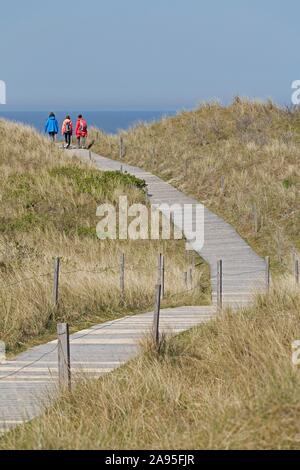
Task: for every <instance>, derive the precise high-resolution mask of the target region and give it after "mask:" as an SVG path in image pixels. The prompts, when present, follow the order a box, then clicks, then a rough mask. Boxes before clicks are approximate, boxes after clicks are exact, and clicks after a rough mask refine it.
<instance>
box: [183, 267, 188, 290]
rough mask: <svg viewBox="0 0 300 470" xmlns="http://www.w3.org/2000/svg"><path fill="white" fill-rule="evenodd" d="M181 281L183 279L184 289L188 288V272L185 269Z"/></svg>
mask: <svg viewBox="0 0 300 470" xmlns="http://www.w3.org/2000/svg"><path fill="white" fill-rule="evenodd" d="M183 281H184V286H185V288H186V290H188V273H187V271H185V272H184V273H183Z"/></svg>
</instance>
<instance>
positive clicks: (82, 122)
mask: <svg viewBox="0 0 300 470" xmlns="http://www.w3.org/2000/svg"><path fill="white" fill-rule="evenodd" d="M79 130H80V132H86V131H87V123H86V121H85V120H84V119H81V120H80V126H79Z"/></svg>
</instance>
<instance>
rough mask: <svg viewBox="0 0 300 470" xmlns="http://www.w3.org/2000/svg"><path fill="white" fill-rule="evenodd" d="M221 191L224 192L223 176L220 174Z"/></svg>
mask: <svg viewBox="0 0 300 470" xmlns="http://www.w3.org/2000/svg"><path fill="white" fill-rule="evenodd" d="M221 193H222V194H224V193H225V178H224V176H221Z"/></svg>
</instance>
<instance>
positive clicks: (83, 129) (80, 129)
mask: <svg viewBox="0 0 300 470" xmlns="http://www.w3.org/2000/svg"><path fill="white" fill-rule="evenodd" d="M87 135H88V126H87V122H86V120H85V119H84V118H83V116H82V114H79V116H78V119H77V122H76V137H77V146H78V148H79V149H80V148H85V144H86V138H87Z"/></svg>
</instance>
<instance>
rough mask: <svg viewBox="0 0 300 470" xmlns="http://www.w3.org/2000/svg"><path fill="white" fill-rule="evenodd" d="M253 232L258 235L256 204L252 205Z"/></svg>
mask: <svg viewBox="0 0 300 470" xmlns="http://www.w3.org/2000/svg"><path fill="white" fill-rule="evenodd" d="M253 231H254V234H255V235H257V234H258V213H257V207H256V204H253Z"/></svg>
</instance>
